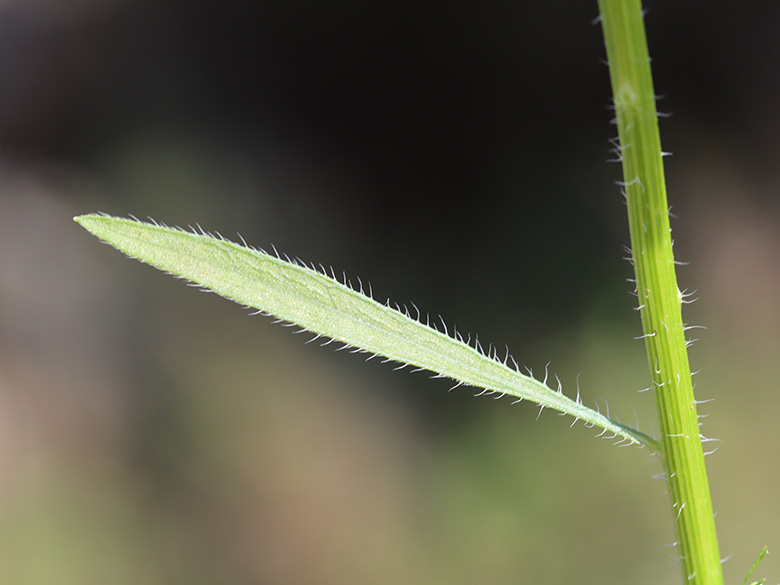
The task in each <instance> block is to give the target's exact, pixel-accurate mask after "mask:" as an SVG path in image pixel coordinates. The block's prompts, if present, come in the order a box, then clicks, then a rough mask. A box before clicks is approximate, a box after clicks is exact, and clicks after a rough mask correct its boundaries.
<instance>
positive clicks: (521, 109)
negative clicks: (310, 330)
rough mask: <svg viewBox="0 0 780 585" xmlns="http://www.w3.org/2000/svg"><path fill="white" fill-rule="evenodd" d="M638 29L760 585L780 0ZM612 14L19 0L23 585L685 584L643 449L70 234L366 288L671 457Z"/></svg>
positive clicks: (0, 574)
mask: <svg viewBox="0 0 780 585" xmlns="http://www.w3.org/2000/svg"><path fill="white" fill-rule="evenodd" d="M647 8H648V14H647V19H646V22H647V26H648V30H649V41H650V49H651V54H652V55H653V58H654V73H655V77H656V90H657V92H658V93H659V94H661V95H662V96H663V99H661V100H660V102H659V108H660V109H661V110H662V111H664V112H670V113H672V114H673V115H672V116H671V117H670V118H669V119H664V120H663V122H662V126H661V130H662V139H663V144H664V147H665V150H668V151H672V152H673V153H674V156H673V157H672V158H668V159H666V161H667V172H668V179H669V198H670V203H671V204H672V205H673V212H674V214H675V216H676V218H677V219H675V221H674V229H675V232H674V236H675V240H676V253H677V256H678V258H680V259H681V260H684V261H688V262H689V263H690V264H689V265H687V266H685V267H681V269H680V273H679V277H680V282H681V286H682V287H683V288H687V289H689V290H694V289H696V290H698V292H697V294H696V296H697V297H698V298H699V299H700V300H699V301H698V302H697V303H695V304H694V305H692V306H689V307H687V308H686V313H685V316H686V319H687V321H688V322H690V323H695V324H702V325H706V326H707V327H708V328H707V329H706V330H697V331H695V333H697V337H699V338H701V339H700V341H699V342H698V343H697V344H696V345H694V347H693V349H692V354H691V359H692V364H693V367H694V369H700V370H701V373H700V374H698V376H697V378H696V381H697V391H698V392H699V398H701V399H708V398H716V399H717V400H716V401H715V402H712V403H708V404H706V405H704V406H703V407H702V409H703V412H705V413H711V414H712V416H711V418H708V419H706V422H705V424H704V427H703V432H704V434H706V435H708V436H714V437H717V438H720V439H722V442H720V443H718V446H719V450H718V451H717V453H716V454H714V455H712V456H711V457H709V458H708V463H709V465H710V474H711V481H712V488H713V497H714V503H715V507H716V509H717V510H718V522H719V527H720V537H721V547H722V554H723V555H724V556H727V555H731V559H730V560H729V561H728V562H727V563H726V564H725V571H726V576H727V580H728V581H729V582H739V581H740V580H741V579H742V578H743V577H744V575H745V573H746V571H747V569H748V568H749V566H750V565H751V564H752V562H753V559H754V558H755V556H756V555H757V554H758V552H759V550H760V549H761V547H762V546H763V545H764V544H768V545H769V546H770V551H771V550H773V548H774V547H776V546H777V544H778V542H780V526H779V525H780V523H778V521H777V519H778V517H780V499H778V496H777V489H776V485H777V483H778V479H779V478H778V470H777V461H778V459H779V458H780V431H778V430H777V412H778V406H780V404H779V403H780V393H778V391H777V390H778V379H780V360H778V359H777V356H778V352H779V351H780V307H778V302H777V299H778V293H779V292H780V269H778V266H777V258H778V257H780V200H779V199H778V186H779V185H780V168H779V167H780V165H778V160H780V149H779V147H780V141H778V140H777V135H778V130H780V107H779V106H778V103H780V68H779V67H778V62H779V61H778V60H779V59H780V35H778V31H779V30H780V4H778V3H775V2H757V3H746V4H742V5H734V4H733V3H728V4H726V3H725V2H715V3H712V2H710V3H706V4H705V3H702V2H689V3H680V2H662V1H659V0H654V1H652V2H648V3H647ZM596 16H597V6H596V2H595V0H593V1H592V2H581V1H567V2H555V3H545V2H538V3H510V2H491V1H486V2H485V1H483V2H479V3H477V2H473V3H469V2H459V3H435V2H427V3H426V2H423V3H420V2H415V3H411V2H409V3H406V2H393V3H390V2H373V3H364V2H351V1H340V2H335V3H332V2H331V3H321V2H304V1H294V0H293V1H290V2H285V3H278V2H277V3H267V2H249V1H246V2H242V1H238V0H232V1H231V0H225V1H221V2H216V1H203V0H200V1H195V0H186V1H184V0H156V1H151V0H150V1H140V0H138V1H131V0H74V1H69V2H61V1H59V0H3V1H0V582H2V583H3V584H4V585H5V584H8V585H39V584H40V585H51V584H57V585H69V584H73V585H90V584H104V583H112V584H122V583H128V584H130V583H132V584H134V585H135V584H138V583H143V584H150V585H154V584H166V585H168V584H175V583H182V584H184V583H187V584H212V583H231V584H235V585H243V584H265V583H269V584H288V583H289V584H301V583H306V584H326V583H341V584H351V583H355V584H358V583H360V584H364V583H400V582H405V583H425V584H437V583H442V584H443V583H447V584H473V583H491V584H510V583H512V584H517V583H523V584H525V583H534V584H536V583H567V582H577V583H583V584H587V583H594V584H596V583H597V584H604V583H629V582H630V583H633V584H635V585H642V584H651V583H652V584H656V583H662V582H667V583H674V582H679V569H678V567H677V564H676V562H675V561H674V556H675V555H674V549H673V548H672V547H671V546H670V544H671V543H672V541H673V534H672V530H671V516H670V512H669V510H668V502H667V497H666V495H665V489H664V485H663V483H662V482H660V481H654V480H653V479H651V476H652V475H654V474H657V473H659V472H660V467H659V464H658V463H657V462H653V461H650V462H649V461H648V459H649V458H648V455H647V453H646V452H643V451H640V450H637V449H616V448H614V447H612V445H611V444H610V443H609V442H605V441H599V440H594V439H593V436H594V435H595V434H596V433H595V432H594V431H593V430H588V429H585V428H584V427H582V426H581V425H575V426H574V428H572V429H571V430H569V429H568V426H569V424H570V421H567V420H565V419H563V418H559V417H557V416H554V415H553V414H551V413H550V412H549V411H547V412H545V413H543V414H542V415H541V417H540V420H539V421H538V422H537V421H536V420H535V419H536V416H537V411H536V409H534V408H533V407H532V406H529V405H525V404H523V405H519V406H514V407H511V408H510V406H509V400H507V399H504V400H499V401H493V400H490V399H486V398H473V397H472V395H471V393H470V392H469V391H467V390H463V389H458V390H455V391H453V392H450V393H448V392H447V389H448V388H449V385H448V384H447V383H446V382H444V381H442V380H433V381H431V380H428V379H427V377H426V376H425V375H424V374H415V375H410V374H405V373H397V372H393V371H392V369H391V367H389V366H381V365H378V364H377V363H375V362H371V363H369V364H365V363H363V360H362V359H360V358H359V357H356V356H350V355H348V354H346V353H334V352H333V351H332V350H331V349H330V348H325V349H322V348H319V347H317V346H316V344H312V345H304V344H303V341H304V339H303V338H301V337H300V336H295V335H291V334H290V331H289V330H287V329H284V328H281V327H279V326H278V325H274V324H273V323H272V322H271V321H270V320H269V319H265V318H260V317H252V318H250V317H248V316H247V311H246V310H244V309H242V308H240V307H238V306H235V305H232V304H230V303H228V302H226V301H223V300H221V299H218V298H217V297H215V296H213V295H204V294H200V293H198V292H196V291H195V290H193V289H189V288H187V287H185V286H184V285H183V284H182V283H181V282H177V281H175V280H174V279H171V278H168V277H164V276H163V275H161V274H159V273H157V272H156V271H154V270H152V269H150V268H148V267H145V266H142V265H140V264H138V263H136V262H131V261H129V260H125V259H123V258H122V257H121V256H120V255H119V254H117V253H116V252H115V251H113V250H111V249H110V248H109V247H107V246H102V245H100V244H99V243H98V242H97V241H96V240H95V239H94V238H92V237H91V236H89V235H88V234H87V233H86V232H84V231H83V230H81V229H80V228H79V227H78V226H77V225H76V224H74V223H73V222H72V221H71V218H72V217H73V216H74V215H77V214H81V213H89V212H94V211H103V212H106V213H110V214H113V215H122V216H126V215H128V214H135V215H137V216H139V217H141V218H144V217H146V216H151V217H153V218H154V219H156V220H159V221H163V222H166V223H168V224H172V225H180V226H187V225H190V224H193V225H194V224H195V223H196V222H197V223H199V224H200V225H201V226H203V227H204V228H205V229H208V230H218V231H220V232H221V233H223V234H225V235H227V236H232V235H233V234H236V233H237V232H239V233H241V234H242V235H243V236H244V238H245V239H246V240H247V241H249V242H251V243H253V244H255V245H258V246H262V247H270V245H271V244H274V245H276V247H277V248H279V249H280V250H282V251H284V252H286V253H288V254H290V255H296V256H300V257H302V258H304V259H306V260H309V261H314V262H317V263H319V262H321V263H323V264H325V265H328V266H333V267H334V268H335V269H336V270H337V271H339V272H340V271H341V270H346V271H347V273H348V274H350V275H353V276H360V277H361V279H362V280H363V282H366V281H370V282H371V283H372V285H373V290H374V292H375V295H376V296H377V297H378V298H385V297H392V298H393V299H394V300H396V301H399V302H407V301H414V302H415V303H416V304H417V305H418V306H420V307H421V308H422V309H423V310H424V311H429V312H431V313H433V314H439V313H440V314H441V315H442V316H443V317H444V319H445V320H446V321H447V322H448V323H450V324H452V323H455V324H457V325H458V328H459V330H461V331H472V332H474V333H478V334H479V336H480V339H481V340H482V341H483V342H484V343H487V342H492V343H494V344H495V345H497V346H498V347H503V346H504V344H508V345H509V347H510V348H511V349H512V353H513V354H514V356H515V357H516V358H517V359H518V361H520V362H521V363H522V364H526V365H528V366H529V367H532V368H534V369H535V371H537V372H539V371H542V370H543V369H544V367H545V364H546V363H547V362H548V361H550V360H552V364H551V366H550V369H551V371H552V372H554V373H556V374H557V375H559V376H560V378H561V380H562V381H563V385H564V389H565V391H566V392H568V393H570V394H573V393H575V392H576V384H577V382H576V380H577V376H578V374H581V376H580V378H579V382H580V387H581V390H582V394H583V396H584V397H585V400H586V402H587V403H588V404H591V405H594V404H596V403H598V404H600V405H601V408H604V404H605V403H608V404H609V408H610V411H611V412H612V413H616V414H617V415H618V416H619V417H620V418H621V420H625V421H626V422H630V421H633V420H634V418H635V417H636V418H637V419H638V421H639V425H640V427H641V428H643V429H644V430H646V431H648V432H649V431H650V430H651V426H652V419H653V416H654V414H653V412H654V407H653V404H652V397H651V396H650V394H649V393H645V394H642V393H637V391H638V390H641V389H642V388H644V387H646V386H647V385H649V383H648V379H649V378H648V374H647V367H646V363H645V359H644V354H643V347H642V345H641V342H632V337H634V336H636V335H639V333H640V327H639V321H638V316H637V314H636V313H635V312H634V311H632V310H631V309H632V307H633V306H634V299H633V297H632V296H631V295H630V294H629V291H630V290H631V286H630V285H629V284H628V283H627V282H626V281H625V279H626V278H630V277H631V268H630V266H629V265H628V263H627V262H625V261H624V260H623V259H622V256H623V255H624V252H623V249H622V248H623V246H624V245H626V244H628V234H627V227H626V220H625V217H624V215H625V211H624V206H623V203H622V199H621V196H620V194H619V192H618V188H617V187H616V186H615V185H614V181H616V180H618V179H619V178H620V175H619V171H620V169H619V167H618V166H617V165H614V164H607V163H606V162H605V161H606V160H607V159H608V158H610V155H609V153H608V149H609V143H608V139H609V138H611V137H612V136H613V135H614V134H615V129H614V127H613V126H610V125H609V120H610V117H611V113H610V112H609V110H608V107H607V106H608V105H609V103H610V91H609V81H608V73H607V69H606V67H605V65H604V64H603V62H602V61H603V58H604V50H603V45H602V37H601V30H600V28H599V27H598V26H597V25H594V24H593V20H594V18H595V17H596ZM761 574H762V576H769V577H770V582H774V581H773V579H774V580H775V581H776V579H777V575H778V574H780V561H778V560H777V559H775V558H773V557H772V556H771V555H770V557H768V558H767V560H766V561H765V563H764V568H763V570H762V573H761ZM772 576H774V577H772Z"/></svg>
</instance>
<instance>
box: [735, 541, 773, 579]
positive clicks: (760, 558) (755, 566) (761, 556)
mask: <svg viewBox="0 0 780 585" xmlns="http://www.w3.org/2000/svg"><path fill="white" fill-rule="evenodd" d="M768 552H769V549H768V548H767V547H764V548H763V549H761V552H760V553H758V558H756V560H755V562H754V563H753V567H752V568H751V569H750V572H748V574H747V577H745V580H744V581H742V585H745V584H746V583H747V582H748V579H750V578H751V577H752V576H753V573H755V572H756V569H758V566H759V565H760V564H761V561H763V560H764V557H765V556H766V555H767V553H768ZM765 581H766V579H761V581H754V582H753V583H751V584H750V585H762V583H764V582H765Z"/></svg>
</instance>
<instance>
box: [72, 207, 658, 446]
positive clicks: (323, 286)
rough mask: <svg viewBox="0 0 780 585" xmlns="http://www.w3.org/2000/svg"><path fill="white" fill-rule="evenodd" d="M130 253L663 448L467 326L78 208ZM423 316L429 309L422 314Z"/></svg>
mask: <svg viewBox="0 0 780 585" xmlns="http://www.w3.org/2000/svg"><path fill="white" fill-rule="evenodd" d="M74 219H75V221H76V222H78V223H79V224H80V225H81V226H82V227H84V228H85V229H86V230H88V231H90V232H92V233H93V234H94V235H96V236H97V237H98V238H100V239H101V240H103V241H104V242H106V243H108V244H111V245H112V246H114V247H115V248H117V249H118V250H121V251H122V252H124V253H125V254H127V255H129V256H131V257H133V258H137V259H138V260H140V261H142V262H146V263H147V264H151V265H152V266H155V267H157V268H159V269H161V270H164V271H166V272H169V273H171V274H173V275H176V276H179V277H182V278H185V279H187V280H190V281H192V282H194V283H196V284H198V285H200V286H202V287H205V288H207V289H210V290H212V291H214V292H216V293H218V294H219V295H221V296H223V297H226V298H228V299H231V300H233V301H236V302H237V303H241V304H242V305H246V306H248V307H253V308H255V309H258V310H259V311H262V312H264V313H267V314H269V315H273V316H275V317H277V318H279V319H281V320H284V321H288V322H290V323H294V324H296V325H298V326H300V327H302V328H303V329H306V330H308V331H311V332H312V333H314V334H315V335H317V336H322V337H324V338H328V339H330V340H335V341H337V342H340V343H342V344H345V345H347V346H351V347H353V348H356V349H359V350H362V351H365V352H367V353H369V354H371V355H372V356H373V355H377V356H382V357H384V358H386V359H387V360H392V361H395V362H399V363H401V364H409V365H411V366H414V367H415V368H419V369H425V370H429V371H431V372H434V373H435V374H437V375H439V376H441V377H447V378H452V379H453V380H455V381H456V382H458V384H463V385H468V386H473V387H476V388H484V389H485V390H487V391H489V392H496V393H501V394H507V395H510V396H514V397H516V398H518V399H525V400H530V401H533V402H535V403H537V404H539V405H540V406H541V407H543V408H552V409H555V410H558V411H560V412H562V413H565V414H569V415H571V416H573V417H575V419H580V420H582V421H584V422H585V424H587V425H595V426H598V427H601V428H602V429H604V431H603V432H604V433H611V436H614V437H616V438H617V437H620V438H621V439H623V440H625V441H626V442H628V443H637V444H641V445H645V446H647V447H650V448H651V449H653V450H657V449H658V443H657V442H656V441H655V440H654V439H652V438H650V437H648V436H647V435H645V434H643V433H641V432H639V431H637V430H634V429H631V428H629V427H627V426H625V425H622V424H620V423H619V422H617V421H613V420H611V419H610V418H608V417H606V416H604V415H603V414H601V413H600V412H598V411H596V410H593V409H590V408H587V407H586V406H584V405H583V404H582V403H581V402H580V401H579V399H577V400H573V399H571V398H568V397H567V396H565V395H564V394H563V393H562V392H560V391H559V390H553V389H551V388H549V387H548V386H547V385H546V384H545V383H543V382H540V381H538V380H535V379H534V378H531V377H528V376H525V375H523V374H521V373H520V372H518V371H517V370H516V369H514V368H512V367H509V366H508V365H507V363H506V360H503V361H501V360H500V359H498V357H497V356H496V355H495V354H493V355H485V354H484V353H483V352H482V351H480V350H479V349H476V348H474V347H472V346H471V345H469V344H468V343H466V342H465V341H464V340H463V339H462V338H461V337H460V336H459V335H457V334H455V335H456V336H455V337H451V336H450V335H448V334H447V333H442V332H441V331H438V330H436V329H435V328H433V327H430V326H428V325H426V324H425V323H422V322H421V321H419V320H418V319H416V318H413V317H412V316H411V315H410V314H408V313H407V312H404V311H398V310H396V309H393V308H391V307H389V306H387V305H384V304H382V303H379V302H377V301H375V300H374V299H372V298H371V297H370V296H368V295H366V294H364V293H363V291H362V287H359V288H360V289H361V290H355V289H353V288H352V287H351V286H348V284H346V283H344V284H342V283H341V282H339V281H337V280H336V279H334V278H331V277H330V276H328V275H326V274H325V273H324V272H325V271H324V270H322V271H319V270H317V269H315V268H309V267H307V266H305V265H303V263H302V262H291V261H285V260H282V259H281V258H279V257H277V256H274V255H270V254H266V253H264V252H262V251H259V250H255V249H252V248H249V247H246V246H242V245H239V244H236V243H234V242H230V241H227V240H225V239H223V238H221V237H213V236H211V235H209V234H205V233H202V234H198V233H190V232H186V231H183V230H180V229H177V228H169V227H166V226H161V225H157V224H149V223H142V222H139V221H135V220H131V219H122V218H116V217H109V216H105V215H82V216H79V217H76V218H74ZM418 318H419V315H418Z"/></svg>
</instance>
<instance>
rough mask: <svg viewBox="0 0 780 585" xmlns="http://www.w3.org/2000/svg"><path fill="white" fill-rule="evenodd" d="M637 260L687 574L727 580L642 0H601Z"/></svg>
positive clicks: (698, 582)
mask: <svg viewBox="0 0 780 585" xmlns="http://www.w3.org/2000/svg"><path fill="white" fill-rule="evenodd" d="M599 8H600V11H601V22H602V27H603V30H604V38H605V43H606V47H607V57H608V60H609V71H610V78H611V81H612V90H613V93H614V103H615V112H616V118H617V126H618V133H619V137H620V154H621V159H622V164H623V176H624V180H625V184H624V188H625V195H626V202H627V205H628V218H629V228H630V232H631V246H632V257H633V263H634V269H635V271H636V294H637V297H638V299H639V307H640V311H641V315H642V327H643V332H644V338H645V347H646V350H647V357H648V363H649V366H650V373H651V376H652V379H653V386H654V389H655V399H656V406H657V409H658V418H659V425H660V432H661V444H662V450H661V457H662V460H663V464H664V468H665V471H666V478H667V482H668V486H669V495H670V497H671V501H672V512H673V516H674V525H675V530H676V533H677V547H678V551H679V554H680V559H681V561H682V570H683V579H684V580H685V582H686V583H691V584H695V585H722V583H723V573H722V569H721V561H720V553H719V551H718V540H717V534H716V532H715V521H714V518H713V512H712V502H711V498H710V490H709V484H708V481H707V472H706V469H705V465H704V453H703V449H702V441H701V439H702V437H701V436H700V434H699V419H698V415H697V412H696V401H695V400H694V396H693V386H692V383H691V370H690V365H689V363H688V352H687V347H686V339H685V327H684V325H683V321H682V310H681V308H682V300H683V297H682V294H681V293H680V291H679V289H678V287H677V278H676V275H675V264H674V257H673V254H672V238H671V233H670V227H669V211H668V209H669V208H668V203H667V200H666V186H665V181H664V172H663V164H662V160H661V156H662V152H661V142H660V138H659V134H658V116H657V112H656V107H655V94H654V91H653V83H652V77H651V73H650V60H649V57H648V51H647V41H646V38H645V29H644V23H643V15H642V7H641V3H640V0H599Z"/></svg>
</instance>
